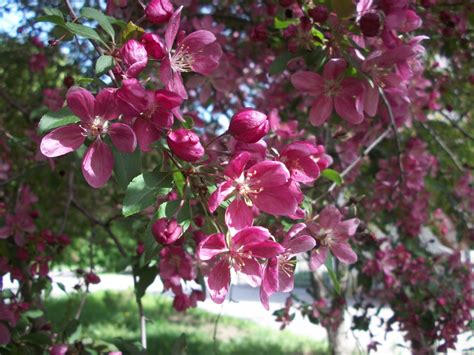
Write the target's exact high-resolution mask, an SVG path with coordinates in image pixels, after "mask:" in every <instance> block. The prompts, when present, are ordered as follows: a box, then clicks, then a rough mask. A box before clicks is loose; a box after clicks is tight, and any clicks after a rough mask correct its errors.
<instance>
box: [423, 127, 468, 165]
mask: <svg viewBox="0 0 474 355" xmlns="http://www.w3.org/2000/svg"><path fill="white" fill-rule="evenodd" d="M419 124H420V125H421V126H422V127H423V128H424V129H425V130H426V131H427V132H428V133H429V134H430V135H431V136H432V137H433V139H434V140H435V142H436V143H438V145H439V146H440V147H441V148H442V149H443V150H444V151H445V152H446V154H447V155H448V156H449V158H450V159H451V161H452V162H453V163H454V165H455V166H456V168H458V170H459V171H460V172H461V173H463V174H464V169H463V167H462V165H461V164H460V163H459V162H458V160H457V158H456V156H455V155H454V153H453V152H452V151H451V150H450V149H449V148H448V146H447V145H446V143H444V141H443V140H442V139H441V138H440V137H439V136H438V134H437V133H436V132H435V131H434V130H433V129H432V128H431V127H430V126H428V125H427V124H425V123H424V122H419Z"/></svg>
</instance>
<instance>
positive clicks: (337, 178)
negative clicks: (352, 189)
mask: <svg viewBox="0 0 474 355" xmlns="http://www.w3.org/2000/svg"><path fill="white" fill-rule="evenodd" d="M321 176H324V177H325V178H326V179H329V180H331V181H333V182H334V183H336V184H337V185H342V183H343V182H344V180H343V179H342V176H341V174H339V173H338V172H337V171H336V170H332V169H324V170H323V171H322V172H321Z"/></svg>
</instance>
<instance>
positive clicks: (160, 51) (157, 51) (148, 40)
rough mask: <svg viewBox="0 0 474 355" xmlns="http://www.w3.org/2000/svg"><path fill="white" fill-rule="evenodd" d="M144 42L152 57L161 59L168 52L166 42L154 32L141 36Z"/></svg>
mask: <svg viewBox="0 0 474 355" xmlns="http://www.w3.org/2000/svg"><path fill="white" fill-rule="evenodd" d="M141 41H142V44H143V45H144V46H145V49H146V51H147V53H148V55H149V56H150V57H152V58H153V59H156V60H161V59H162V58H163V57H164V56H165V55H166V54H167V51H166V47H165V43H164V42H163V40H162V39H161V37H159V36H158V35H156V34H154V33H145V34H144V35H143V36H142V38H141Z"/></svg>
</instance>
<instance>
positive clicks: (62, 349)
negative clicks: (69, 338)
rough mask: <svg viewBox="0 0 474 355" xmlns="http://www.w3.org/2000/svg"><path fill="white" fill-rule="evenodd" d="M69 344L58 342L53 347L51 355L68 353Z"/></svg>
mask: <svg viewBox="0 0 474 355" xmlns="http://www.w3.org/2000/svg"><path fill="white" fill-rule="evenodd" d="M67 352H68V346H67V345H66V344H56V345H53V346H52V347H51V350H50V351H49V355H66V353H67Z"/></svg>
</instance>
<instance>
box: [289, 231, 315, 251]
mask: <svg viewBox="0 0 474 355" xmlns="http://www.w3.org/2000/svg"><path fill="white" fill-rule="evenodd" d="M315 246H316V241H315V240H314V238H313V237H311V236H309V235H300V236H297V237H294V238H293V239H291V240H290V241H289V242H288V244H287V245H285V247H286V250H287V252H289V253H290V254H300V253H305V252H307V251H310V250H311V249H313V248H314V247H315Z"/></svg>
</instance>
